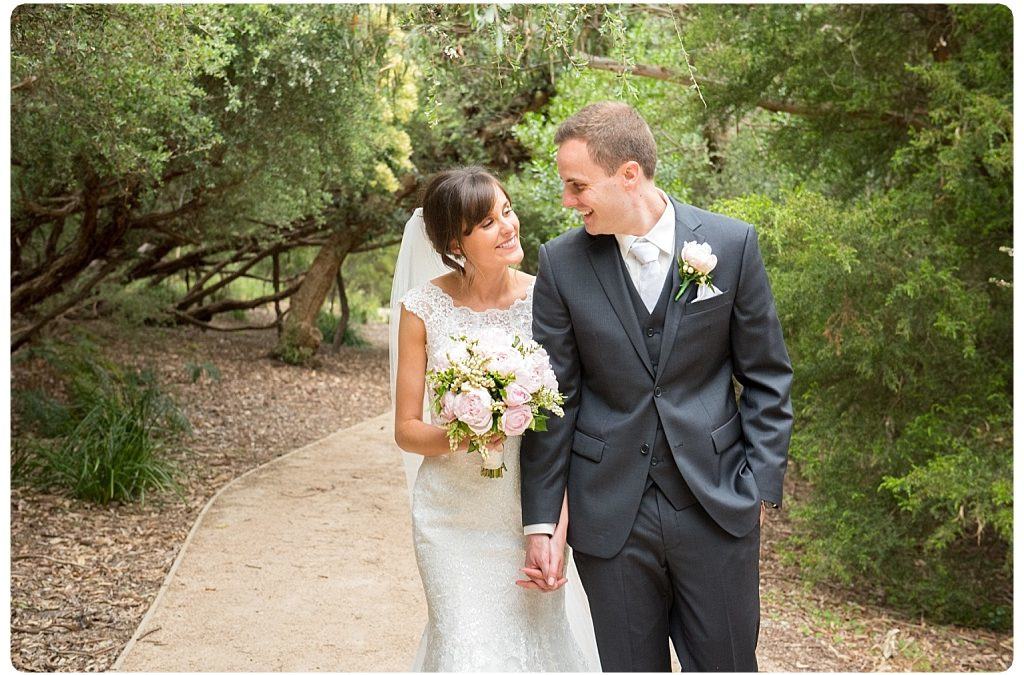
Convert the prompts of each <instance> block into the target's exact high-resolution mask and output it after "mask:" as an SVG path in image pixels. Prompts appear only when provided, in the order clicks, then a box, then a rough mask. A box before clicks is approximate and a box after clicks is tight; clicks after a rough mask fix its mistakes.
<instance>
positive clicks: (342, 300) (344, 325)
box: [334, 266, 350, 351]
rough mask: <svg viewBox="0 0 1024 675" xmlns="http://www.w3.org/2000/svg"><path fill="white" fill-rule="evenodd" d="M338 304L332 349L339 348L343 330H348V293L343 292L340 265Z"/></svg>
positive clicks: (343, 286)
mask: <svg viewBox="0 0 1024 675" xmlns="http://www.w3.org/2000/svg"><path fill="white" fill-rule="evenodd" d="M338 304H339V305H341V318H340V319H338V327H337V329H335V331H334V351H338V350H339V349H341V341H342V340H343V339H344V338H345V331H347V330H348V319H349V314H350V311H349V306H348V293H346V292H345V279H343V278H342V276H341V267H340V266H339V267H338Z"/></svg>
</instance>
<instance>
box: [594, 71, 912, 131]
mask: <svg viewBox="0 0 1024 675" xmlns="http://www.w3.org/2000/svg"><path fill="white" fill-rule="evenodd" d="M580 56H581V58H582V59H584V60H586V62H587V67H588V68H593V69H595V70H606V71H611V72H613V73H620V74H621V73H626V74H629V75H636V76H637V77H648V78H652V79H655V80H662V81H665V82H674V83H676V84H685V85H687V86H690V85H692V84H693V82H692V81H691V79H690V77H689V76H688V75H683V74H682V73H677V72H676V71H674V70H672V69H670V68H666V67H664V66H655V65H648V64H634V65H624V64H623V63H622V62H620V61H616V60H615V59H611V58H608V57H605V56H591V55H590V54H581V55H580ZM701 80H702V82H703V83H705V84H710V85H711V86H715V87H725V86H726V83H724V82H721V81H717V80H714V79H712V78H707V77H704V78H701ZM754 105H755V106H756V107H758V108H761V109H763V110H767V111H769V112H782V113H787V114H790V115H798V116H801V117H825V116H828V115H843V116H846V117H856V118H861V119H878V118H882V119H883V120H885V121H887V122H889V123H890V124H896V125H898V126H910V127H914V128H915V129H922V128H924V127H926V126H928V123H927V122H926V121H925V120H924V119H922V117H923V116H927V111H925V110H922V109H920V108H917V109H915V110H914V111H913V112H912V113H907V114H904V113H898V112H893V111H883V112H875V111H871V110H843V109H841V108H837V107H836V106H835V104H833V103H829V102H825V103H820V104H817V105H807V104H803V103H797V102H792V101H778V100H772V99H760V100H758V101H756V102H755V103H754Z"/></svg>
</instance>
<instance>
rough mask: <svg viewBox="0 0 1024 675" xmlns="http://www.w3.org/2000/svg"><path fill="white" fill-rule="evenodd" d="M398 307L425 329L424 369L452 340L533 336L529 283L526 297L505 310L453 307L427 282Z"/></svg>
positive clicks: (453, 302)
mask: <svg viewBox="0 0 1024 675" xmlns="http://www.w3.org/2000/svg"><path fill="white" fill-rule="evenodd" d="M402 304H403V305H405V308H406V309H408V310H409V311H410V312H412V313H413V314H415V315H416V316H418V317H419V318H421V319H422V320H423V323H424V325H425V326H426V328H427V368H431V367H433V365H434V364H435V363H436V362H437V358H436V357H437V355H438V354H442V353H444V351H445V350H447V348H448V346H449V343H450V342H451V338H452V337H453V336H458V335H467V336H469V337H473V336H477V335H481V334H484V333H491V332H500V333H502V334H505V335H519V336H521V337H523V338H529V337H531V336H532V334H533V329H532V323H533V284H532V283H531V284H530V287H529V288H528V289H527V291H526V297H525V298H521V299H519V300H516V301H515V302H513V303H512V305H511V306H509V307H508V308H507V309H487V310H483V311H478V310H475V309H470V308H469V307H462V306H460V305H456V304H455V301H454V300H452V297H451V296H450V295H448V294H447V293H445V292H444V291H443V290H441V289H440V288H439V287H437V286H436V285H434V284H432V283H430V282H429V281H428V282H427V283H425V284H423V285H422V286H417V287H416V288H413V289H411V290H410V291H409V292H408V293H406V294H405V296H404V297H403V298H402Z"/></svg>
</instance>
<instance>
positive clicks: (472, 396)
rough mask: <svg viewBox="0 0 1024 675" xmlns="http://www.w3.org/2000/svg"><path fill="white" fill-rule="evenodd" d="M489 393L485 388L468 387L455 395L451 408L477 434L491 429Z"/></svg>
mask: <svg viewBox="0 0 1024 675" xmlns="http://www.w3.org/2000/svg"><path fill="white" fill-rule="evenodd" d="M492 403H493V401H492V400H491V395H490V394H488V393H487V390H486V389H470V390H469V391H466V392H463V393H461V394H458V395H457V396H456V397H455V405H454V406H453V408H452V410H453V412H454V413H455V417H457V418H458V419H459V420H461V421H463V422H465V423H466V425H467V426H468V427H469V428H470V429H472V430H473V433H475V434H477V435H481V434H485V433H487V432H488V431H490V430H491V421H492V417H491V404H492Z"/></svg>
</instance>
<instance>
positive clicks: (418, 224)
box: [388, 209, 449, 502]
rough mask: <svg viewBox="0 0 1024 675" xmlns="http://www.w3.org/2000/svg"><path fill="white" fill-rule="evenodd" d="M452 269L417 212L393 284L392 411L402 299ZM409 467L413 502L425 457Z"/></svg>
mask: <svg viewBox="0 0 1024 675" xmlns="http://www.w3.org/2000/svg"><path fill="white" fill-rule="evenodd" d="M448 271H449V270H448V268H447V267H445V265H444V263H443V262H441V256H440V255H438V254H437V251H435V250H434V247H433V246H432V245H431V243H430V239H428V238H427V229H426V224H425V223H424V222H423V209H416V210H415V211H413V212H412V216H410V217H409V220H408V221H406V223H405V231H404V232H403V233H402V244H401V246H400V247H399V249H398V259H397V260H396V261H395V278H394V280H393V281H392V282H391V322H390V325H389V326H388V337H389V340H388V363H389V364H390V366H391V409H392V412H394V407H395V378H396V377H397V375H398V322H399V319H400V318H401V316H402V303H401V300H402V297H403V296H405V294H406V293H407V292H408V291H409V290H410V289H412V288H416V287H417V286H421V285H423V284H425V283H427V282H428V281H430V280H431V279H433V278H435V277H439V276H441V275H442V274H444V273H445V272H448ZM428 403H429V399H428V398H427V395H426V394H424V397H423V409H424V411H426V410H427V406H428ZM402 461H403V463H404V464H405V481H406V486H407V487H408V492H409V500H410V502H411V500H412V486H413V483H415V482H416V472H417V471H419V469H420V464H421V463H422V462H423V456H422V455H417V454H415V453H412V452H402Z"/></svg>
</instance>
